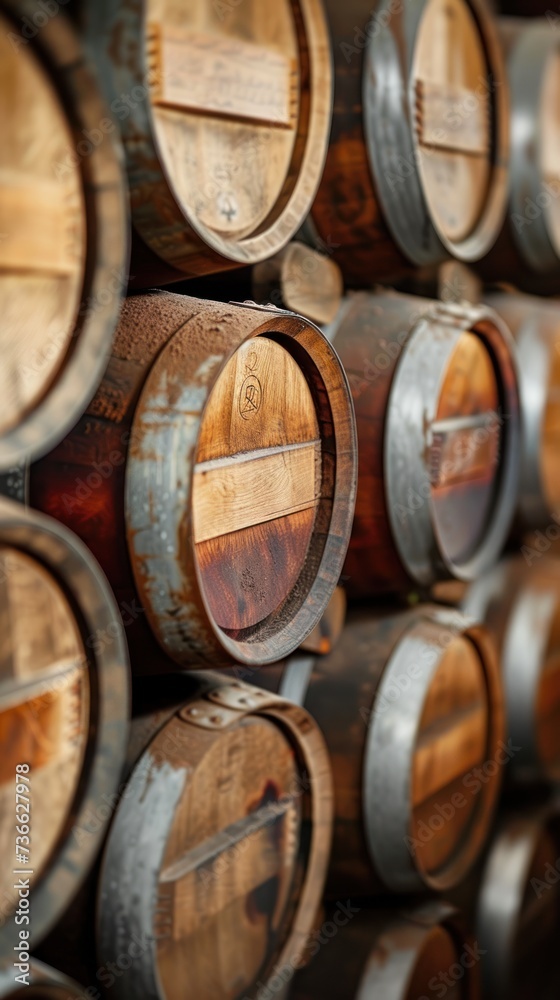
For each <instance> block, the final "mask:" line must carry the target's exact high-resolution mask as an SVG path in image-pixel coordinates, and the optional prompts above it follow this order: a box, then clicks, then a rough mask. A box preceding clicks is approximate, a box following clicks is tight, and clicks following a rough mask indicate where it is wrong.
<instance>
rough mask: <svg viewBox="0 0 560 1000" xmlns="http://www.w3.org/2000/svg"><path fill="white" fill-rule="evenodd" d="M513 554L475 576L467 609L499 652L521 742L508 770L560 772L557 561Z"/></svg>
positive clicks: (552, 775)
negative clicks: (531, 558)
mask: <svg viewBox="0 0 560 1000" xmlns="http://www.w3.org/2000/svg"><path fill="white" fill-rule="evenodd" d="M538 555H539V554H538V553H535V558H536V559H537V561H536V562H535V563H534V565H533V566H529V565H527V562H526V561H525V559H523V558H522V557H519V558H517V559H508V560H505V561H503V562H502V563H500V564H499V565H498V566H497V567H495V568H494V569H493V570H492V572H491V573H488V574H487V575H486V576H485V577H482V578H481V579H480V580H477V581H476V582H475V583H473V584H472V585H471V586H470V587H469V588H468V590H467V592H466V594H465V595H464V597H463V599H462V602H461V607H462V610H463V611H464V612H465V614H467V615H470V616H472V617H473V618H475V619H476V620H477V621H481V622H483V623H484V625H485V626H486V628H487V629H488V630H489V631H490V633H491V634H492V636H493V638H494V640H495V642H496V646H497V648H498V651H499V655H500V663H501V670H502V678H503V687H504V697H505V704H506V717H507V730H508V737H510V738H511V741H512V743H513V744H514V745H515V746H516V747H517V750H516V753H515V756H514V757H513V758H512V760H511V764H510V765H509V767H508V776H509V777H511V778H512V779H513V780H517V781H523V782H533V783H534V782H539V781H545V782H558V781H559V780H560V562H558V561H556V560H554V559H546V558H543V557H540V558H537V557H538Z"/></svg>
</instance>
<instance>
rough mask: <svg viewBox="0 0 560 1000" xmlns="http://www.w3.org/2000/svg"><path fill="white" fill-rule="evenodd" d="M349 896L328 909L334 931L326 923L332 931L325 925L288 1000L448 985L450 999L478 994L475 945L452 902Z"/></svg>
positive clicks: (390, 999)
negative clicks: (392, 904)
mask: <svg viewBox="0 0 560 1000" xmlns="http://www.w3.org/2000/svg"><path fill="white" fill-rule="evenodd" d="M349 902H350V901H348V903H349ZM348 903H344V904H339V906H338V908H337V910H335V911H334V912H332V913H329V914H328V917H330V918H331V920H330V921H327V923H330V924H331V926H335V927H337V932H336V936H334V935H333V934H332V932H331V931H330V928H329V935H328V937H327V935H326V930H327V924H325V925H324V930H325V935H324V936H323V937H322V938H321V936H320V934H319V936H318V937H317V940H315V941H313V943H312V946H311V949H310V950H311V951H312V952H316V957H315V958H314V960H313V961H312V962H311V964H310V965H309V966H307V967H306V968H304V969H302V970H301V971H300V972H298V973H297V975H296V976H295V979H294V982H293V986H292V987H291V988H290V989H289V990H288V991H287V994H286V995H287V996H288V997H289V998H290V1000H317V997H328V998H329V1000H424V997H425V996H430V995H432V994H433V993H434V991H436V992H435V995H436V996H437V995H439V993H441V995H442V996H443V990H444V989H445V993H446V994H447V995H448V996H452V997H453V1000H480V995H481V994H480V969H479V965H478V962H477V950H476V945H475V942H474V941H473V939H472V938H471V937H470V936H469V935H468V934H467V933H466V931H465V929H464V927H463V923H462V920H461V919H460V917H459V915H458V914H457V913H456V911H455V910H453V908H452V907H449V906H447V905H446V904H445V903H427V904H425V905H424V906H418V907H416V908H412V907H411V908H410V909H407V910H402V911H401V910H400V909H398V908H393V909H387V910H383V909H378V910H377V909H376V910H359V909H358V908H357V907H352V909H350V908H349V907H348ZM347 913H349V914H350V917H349V919H346V922H344V921H345V918H346V914H347ZM322 941H324V942H326V947H324V948H321V947H320V944H321V942H322ZM434 984H435V985H434ZM449 990H450V991H451V992H449Z"/></svg>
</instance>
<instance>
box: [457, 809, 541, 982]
mask: <svg viewBox="0 0 560 1000" xmlns="http://www.w3.org/2000/svg"><path fill="white" fill-rule="evenodd" d="M559 885H560V812H559V806H558V803H556V805H551V806H550V807H549V808H545V809H544V810H539V811H536V812H532V811H529V810H527V811H525V812H523V813H522V812H521V811H520V810H518V811H517V813H516V814H511V815H509V816H507V817H505V818H504V819H503V821H502V824H501V826H500V828H499V830H498V833H497V836H496V837H495V839H494V840H493V842H492V846H491V850H490V852H489V856H488V858H487V861H486V865H485V868H484V873H483V876H482V883H481V886H480V890H479V896H478V905H477V914H476V934H477V938H478V942H479V945H480V947H481V949H483V952H484V954H483V957H482V961H481V969H482V979H483V985H484V996H485V998H487V1000H554V998H555V997H557V996H558V995H559V991H560V973H559V970H558V939H559V936H560V889H559Z"/></svg>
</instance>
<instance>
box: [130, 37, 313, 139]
mask: <svg viewBox="0 0 560 1000" xmlns="http://www.w3.org/2000/svg"><path fill="white" fill-rule="evenodd" d="M148 51H149V55H150V71H151V74H152V76H151V79H152V80H153V81H155V82H154V91H153V98H152V99H153V101H154V103H155V104H158V105H161V106H167V107H175V108H182V109H184V110H186V111H191V112H194V113H195V114H199V115H204V114H209V115H218V116H220V117H221V116H223V117H227V118H234V119H237V120H242V119H247V120H249V121H253V122H262V123H264V124H266V125H275V126H277V127H279V128H294V127H295V124H296V120H297V107H298V105H297V101H298V93H297V83H298V76H297V65H296V63H295V60H291V59H288V58H287V57H286V56H285V55H283V54H282V53H281V52H278V51H274V50H273V49H270V48H264V47H263V46H260V45H255V44H254V43H251V42H245V41H242V40H241V39H239V38H233V37H227V36H223V37H220V36H218V35H214V34H211V35H210V34H208V35H206V34H202V33H200V32H194V31H193V32H186V31H181V30H180V29H178V28H176V27H172V26H170V25H167V24H164V25H159V24H153V23H152V24H150V25H149V26H148Z"/></svg>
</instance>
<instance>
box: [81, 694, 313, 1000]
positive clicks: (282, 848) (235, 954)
mask: <svg viewBox="0 0 560 1000" xmlns="http://www.w3.org/2000/svg"><path fill="white" fill-rule="evenodd" d="M154 778H156V779H157V780H154ZM331 810H332V801H331V788H330V778H329V769H328V758H327V754H326V749H325V747H324V743H323V741H322V738H321V736H320V734H319V732H318V730H317V729H316V727H315V726H313V724H312V723H311V721H310V719H309V717H308V716H307V714H306V713H305V712H303V711H302V709H300V708H297V707H296V706H292V705H289V703H287V702H284V701H282V700H281V699H278V698H276V697H275V696H274V695H268V694H265V692H262V691H258V690H257V689H255V688H252V687H250V686H248V685H245V684H242V683H241V682H239V681H234V682H231V683H229V682H227V681H222V686H219V687H217V688H216V689H215V690H213V691H210V692H209V693H208V694H206V695H203V696H202V697H201V698H199V699H195V700H191V701H190V702H188V703H187V704H186V705H185V706H184V707H183V708H182V709H181V710H180V711H179V712H178V714H177V715H175V716H174V717H173V718H172V719H171V720H170V721H169V722H168V723H167V724H166V725H165V726H164V727H163V729H162V730H161V731H160V733H159V734H158V735H157V736H156V738H155V739H154V740H153V741H152V742H151V744H150V746H149V748H148V749H147V751H146V752H145V754H144V755H143V757H142V758H141V759H140V761H139V763H138V765H137V767H136V769H135V771H134V772H133V774H132V777H131V779H130V784H129V788H128V790H127V795H126V798H125V799H123V801H122V803H121V805H120V806H119V809H118V812H117V815H116V818H115V823H114V825H113V827H112V830H111V834H110V837H109V841H108V846H107V849H106V853H105V857H104V862H103V870H102V878H101V888H100V894H101V895H100V910H99V924H100V946H101V956H102V958H103V960H106V959H107V958H109V957H110V956H112V954H113V953H115V954H118V953H119V949H120V948H122V947H123V946H124V942H125V941H126V940H130V934H131V932H133V931H136V933H137V934H138V935H139V937H140V939H142V938H143V937H144V938H145V939H146V940H147V939H149V940H153V941H155V949H154V952H153V958H152V954H151V953H150V955H145V956H144V958H143V959H142V962H141V963H140V965H139V967H138V968H131V970H130V973H129V974H128V975H127V976H125V977H123V983H122V984H119V985H120V993H119V995H121V996H130V994H131V985H132V984H133V982H134V983H135V984H136V986H137V991H136V992H137V993H138V995H143V993H144V992H147V984H149V985H150V986H151V987H152V989H153V988H154V987H153V986H152V984H155V983H157V989H156V990H155V992H156V993H157V995H162V996H163V995H165V996H166V997H167V998H169V1000H171V998H173V997H175V996H179V995H181V990H182V989H183V985H184V982H185V981H186V978H188V981H189V983H190V987H191V988H192V989H193V991H194V992H195V993H196V994H198V995H200V996H214V995H215V996H218V995H220V996H230V997H232V998H233V997H237V996H242V995H244V994H245V993H246V992H250V991H251V990H252V989H253V988H254V987H255V984H256V982H257V980H258V979H262V980H264V981H266V978H267V977H268V976H269V975H270V973H271V971H272V969H273V967H276V966H278V967H279V968H282V967H283V965H284V964H288V962H290V961H294V962H297V959H298V956H299V955H300V954H301V950H302V949H303V948H304V946H305V939H306V933H305V932H306V931H309V930H310V928H311V922H312V920H313V915H314V911H315V908H316V907H317V905H318V904H319V901H320V896H321V892H322V885H323V878H324V873H325V869H326V864H327V860H328V850H329V841H330V831H329V824H330V819H331ZM115 889H116V890H117V893H116V895H117V898H118V899H119V900H120V901H121V904H122V906H123V910H122V913H121V914H119V912H118V910H117V908H113V907H111V906H109V905H108V904H109V900H110V899H114V898H115ZM132 900H134V903H133V902H132ZM132 992H134V990H132Z"/></svg>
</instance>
